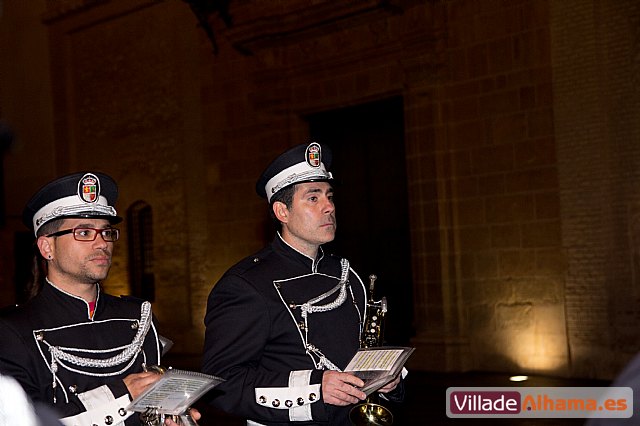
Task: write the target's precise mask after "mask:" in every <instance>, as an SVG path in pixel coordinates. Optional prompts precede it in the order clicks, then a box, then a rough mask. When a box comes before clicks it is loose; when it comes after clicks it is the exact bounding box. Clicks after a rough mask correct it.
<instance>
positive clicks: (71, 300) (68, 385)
mask: <svg viewBox="0 0 640 426" xmlns="http://www.w3.org/2000/svg"><path fill="white" fill-rule="evenodd" d="M96 285H98V284H96ZM143 312H144V313H143ZM145 329H146V330H145ZM160 350H161V345H160V341H159V339H158V335H157V333H156V328H155V325H154V324H153V317H152V314H151V310H150V305H149V304H148V303H147V302H145V303H142V304H141V303H140V301H138V300H128V299H124V298H118V297H114V296H110V295H108V294H105V293H101V292H100V293H99V295H98V299H97V301H96V306H95V313H94V316H93V318H90V316H89V306H88V304H87V303H86V302H85V301H84V300H82V299H81V298H78V297H76V296H73V295H71V294H68V293H66V292H64V291H62V290H60V289H58V288H57V287H55V286H53V285H51V284H45V285H44V287H43V289H42V291H41V292H40V293H39V294H38V295H37V296H36V297H34V298H33V299H32V300H30V301H29V302H28V303H26V304H25V305H23V306H20V307H17V308H14V309H10V310H7V311H5V312H3V313H2V315H1V316H0V373H2V374H6V375H10V376H13V377H14V378H16V379H17V380H18V381H19V382H20V384H21V385H22V387H23V388H24V389H25V391H26V393H27V394H28V395H29V396H30V397H31V399H32V400H34V401H35V402H46V403H48V404H50V405H52V406H53V407H54V408H55V409H56V410H57V411H58V413H59V415H60V417H73V416H76V415H78V414H80V413H83V414H82V415H80V416H78V417H77V418H73V419H69V420H68V421H67V422H66V424H83V425H86V424H90V425H91V424H96V425H104V424H107V425H108V424H118V423H119V422H121V421H122V420H123V419H126V418H127V417H128V416H130V417H129V418H128V420H127V421H126V424H127V425H129V424H139V416H138V414H137V413H135V414H133V415H131V413H126V411H125V410H124V408H125V407H126V406H127V405H128V403H129V401H130V397H129V394H128V392H127V388H126V386H125V384H124V382H123V381H122V379H123V378H124V377H125V376H127V375H129V374H131V373H139V372H141V371H142V364H143V363H147V364H148V365H153V364H159V362H160V359H159V358H160ZM78 357H79V358H83V359H81V360H80V362H79V363H78V359H79V358H78ZM104 364H111V365H104Z"/></svg>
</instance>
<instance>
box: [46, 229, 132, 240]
mask: <svg viewBox="0 0 640 426" xmlns="http://www.w3.org/2000/svg"><path fill="white" fill-rule="evenodd" d="M66 234H73V239H74V240H76V241H95V240H96V238H97V237H98V234H100V235H101V236H102V239H103V240H105V241H107V242H113V241H118V238H120V230H119V229H118V228H73V229H65V230H64V231H58V232H54V233H53V234H49V235H45V236H46V237H59V236H61V235H66Z"/></svg>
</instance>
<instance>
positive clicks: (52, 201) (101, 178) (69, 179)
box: [22, 172, 122, 236]
mask: <svg viewBox="0 0 640 426" xmlns="http://www.w3.org/2000/svg"><path fill="white" fill-rule="evenodd" d="M117 198H118V186H117V185H116V183H115V181H114V180H113V179H112V178H111V177H110V176H107V175H105V174H103V173H97V172H95V173H93V172H80V173H73V174H70V175H66V176H63V177H61V178H59V179H56V180H54V181H53V182H50V183H48V184H46V185H45V186H43V187H42V188H40V190H38V192H36V194H35V195H34V196H33V197H32V198H31V200H29V202H28V203H27V205H26V207H25V209H24V211H23V213H22V221H23V222H24V224H25V225H26V226H27V227H28V228H29V229H32V230H33V232H34V233H35V234H36V236H37V233H38V229H40V227H41V226H42V225H44V224H45V223H47V222H49V221H51V220H54V219H61V218H79V217H93V218H104V219H108V220H109V221H110V222H111V223H112V224H115V223H119V222H121V221H122V218H121V217H120V216H118V215H117V212H116V209H115V208H114V207H113V206H114V204H115V202H116V199H117Z"/></svg>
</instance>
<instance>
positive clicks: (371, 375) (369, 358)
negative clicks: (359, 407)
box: [344, 346, 415, 396]
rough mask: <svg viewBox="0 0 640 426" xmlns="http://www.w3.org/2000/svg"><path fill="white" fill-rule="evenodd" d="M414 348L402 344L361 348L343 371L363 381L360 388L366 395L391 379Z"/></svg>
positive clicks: (398, 371)
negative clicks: (362, 385)
mask: <svg viewBox="0 0 640 426" xmlns="http://www.w3.org/2000/svg"><path fill="white" fill-rule="evenodd" d="M414 350H415V348H408V347H404V346H379V347H374V348H362V349H359V350H358V352H356V354H355V355H354V356H353V358H351V361H349V365H347V368H345V369H344V371H345V373H351V374H353V375H354V376H357V377H359V378H360V379H362V380H363V381H364V387H363V388H362V389H361V390H362V392H364V393H366V394H367V396H368V395H370V394H371V393H373V392H375V391H376V390H378V389H380V388H381V387H383V386H384V385H386V384H387V383H389V382H390V381H391V380H393V379H394V378H395V377H396V376H397V375H398V374H399V373H400V371H402V368H403V367H404V364H405V362H406V361H407V359H408V358H409V356H410V355H411V354H412V353H413V351H414Z"/></svg>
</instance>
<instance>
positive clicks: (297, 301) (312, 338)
mask: <svg viewBox="0 0 640 426" xmlns="http://www.w3.org/2000/svg"><path fill="white" fill-rule="evenodd" d="M330 163H331V153H330V151H329V149H328V148H327V147H326V146H322V145H320V144H318V143H315V142H314V143H311V144H304V145H298V146H296V147H293V148H292V149H290V150H288V151H287V152H285V153H283V154H282V155H280V156H279V157H278V158H276V159H275V160H274V161H273V163H271V165H269V166H268V167H267V169H266V170H265V171H264V172H263V174H262V176H261V177H260V179H259V180H258V182H257V184H256V191H257V192H258V194H259V195H260V196H261V197H263V198H265V199H266V200H267V201H268V202H269V204H270V212H271V215H272V218H273V219H274V222H275V223H276V226H277V227H278V229H279V232H278V233H277V235H276V236H275V238H274V240H273V242H272V243H271V244H270V245H269V246H267V247H265V248H264V249H263V250H261V251H260V252H258V253H257V254H255V255H253V256H250V257H248V258H246V259H244V260H242V261H241V262H239V263H238V264H236V265H235V266H233V267H232V268H231V269H229V270H228V271H227V272H226V273H225V274H224V276H223V277H222V278H221V279H220V280H219V281H218V282H217V283H216V285H215V286H214V287H213V289H212V291H211V294H210V295H209V300H208V305H207V313H206V316H205V325H206V332H205V346H204V357H203V371H204V372H205V373H208V374H214V375H217V376H220V377H223V378H225V379H227V381H226V382H224V383H222V384H221V385H219V386H218V387H217V388H216V391H215V394H216V395H217V396H215V397H214V398H213V400H212V403H213V404H214V405H216V406H217V407H218V408H220V409H222V410H224V411H227V412H229V413H232V414H235V415H237V416H240V417H243V418H245V419H247V424H248V425H282V424H288V423H296V422H304V424H305V425H320V424H322V425H327V424H329V425H349V424H350V422H349V418H348V417H349V411H350V409H351V408H352V405H353V404H355V403H357V402H359V401H361V400H363V399H364V398H365V397H366V395H365V394H364V393H363V392H362V391H360V389H358V388H359V387H361V386H363V384H364V383H363V382H362V380H360V379H359V378H358V377H356V376H354V375H352V374H348V373H344V372H342V371H341V370H342V369H344V368H345V367H346V365H347V363H348V362H349V360H350V359H351V358H352V357H353V355H354V354H355V353H356V351H357V350H358V347H359V340H360V334H361V332H362V330H361V324H362V322H363V318H364V315H365V309H366V291H365V288H364V285H363V284H362V281H361V280H360V278H359V277H358V275H357V274H356V273H355V271H354V270H353V269H351V267H350V266H349V262H348V261H347V260H346V259H341V258H339V257H336V256H333V255H329V254H327V253H325V252H324V251H323V249H322V245H323V244H325V243H328V242H330V241H332V240H333V239H334V237H335V233H336V210H335V205H334V201H333V187H332V185H331V181H332V179H333V176H332V174H331V173H330V172H329V171H328V168H329V166H330ZM399 383H400V378H396V379H395V380H393V381H392V382H390V383H389V384H387V385H385V386H384V387H383V388H381V389H380V390H379V392H381V393H384V394H386V395H387V396H388V397H389V398H392V399H393V398H394V394H395V396H397V397H398V398H400V395H399V394H401V392H399V391H401V389H400V388H401V387H398V384H399ZM396 387H398V389H396ZM392 391H397V392H392Z"/></svg>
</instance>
